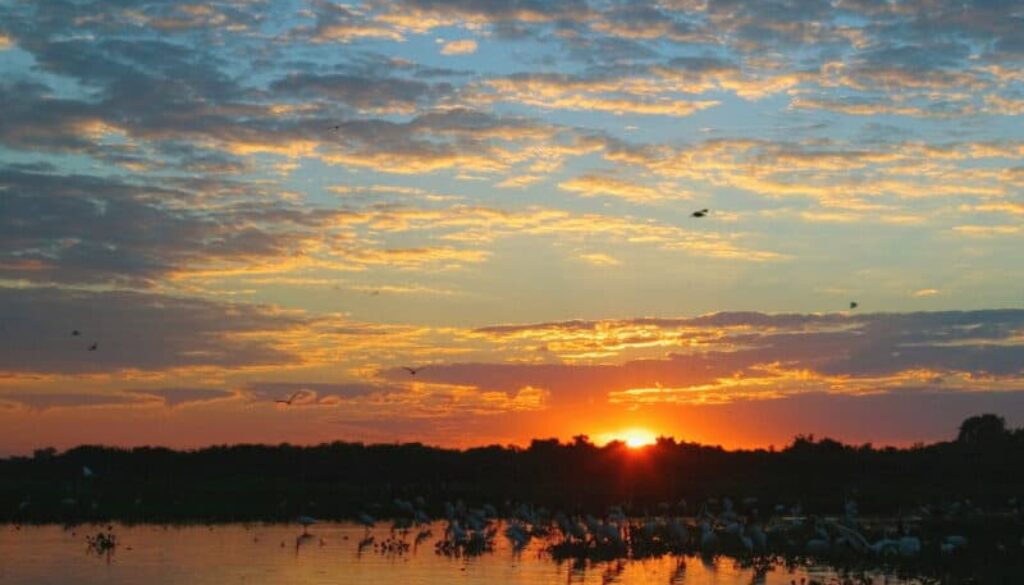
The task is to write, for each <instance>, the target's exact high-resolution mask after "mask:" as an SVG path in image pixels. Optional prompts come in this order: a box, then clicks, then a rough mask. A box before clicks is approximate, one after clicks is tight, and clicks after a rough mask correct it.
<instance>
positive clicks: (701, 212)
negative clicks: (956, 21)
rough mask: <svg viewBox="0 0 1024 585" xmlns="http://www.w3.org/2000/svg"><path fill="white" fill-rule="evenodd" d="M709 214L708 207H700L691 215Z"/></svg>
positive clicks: (701, 215)
mask: <svg viewBox="0 0 1024 585" xmlns="http://www.w3.org/2000/svg"><path fill="white" fill-rule="evenodd" d="M707 214H708V210H707V209H699V210H697V211H694V212H693V213H691V214H690V217H704V216H706V215H707Z"/></svg>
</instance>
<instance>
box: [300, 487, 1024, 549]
mask: <svg viewBox="0 0 1024 585" xmlns="http://www.w3.org/2000/svg"><path fill="white" fill-rule="evenodd" d="M752 503H756V502H751V501H744V508H745V510H746V511H745V512H742V513H741V512H740V511H739V510H738V509H737V506H736V505H735V504H734V502H733V501H732V500H731V499H729V498H723V499H721V500H720V501H719V500H714V499H712V500H709V501H707V502H704V503H702V504H701V505H700V506H699V507H698V508H697V510H696V512H695V513H694V514H687V506H686V503H685V502H684V501H681V502H679V503H677V504H675V505H671V504H662V505H660V506H659V513H658V514H656V515H650V514H647V515H644V516H642V517H631V516H629V515H627V513H626V512H625V511H624V509H623V508H622V507H621V506H612V507H610V508H608V510H607V512H606V514H605V515H604V516H603V517H600V518H599V517H596V516H593V515H589V514H579V515H569V514H565V513H562V512H557V513H553V514H552V513H550V512H548V511H547V510H545V509H543V508H534V507H532V506H529V505H526V504H520V505H518V506H506V507H505V508H504V510H503V511H504V514H499V512H498V510H497V509H496V508H495V507H494V506H492V505H490V504H484V505H482V506H480V507H468V506H466V505H464V504H463V503H461V502H459V503H456V504H452V503H445V504H444V508H443V513H442V514H441V515H440V517H438V518H432V517H431V516H430V515H429V514H428V513H427V511H426V510H427V507H426V503H425V501H424V500H423V498H415V499H413V500H403V499H396V500H394V502H393V513H394V518H395V519H394V520H393V522H392V523H391V525H390V527H389V528H387V530H388V535H389V536H388V537H387V539H386V540H377V539H376V537H375V535H374V534H373V531H374V529H375V528H376V527H377V525H378V522H377V520H376V519H375V518H373V517H372V516H370V515H369V514H366V513H362V514H359V515H358V516H357V522H358V523H359V524H361V525H362V526H364V527H365V535H364V537H363V539H362V540H361V541H360V542H359V545H358V550H359V551H360V552H363V551H364V550H366V549H369V548H370V547H372V548H373V550H374V551H376V552H379V553H382V554H402V553H404V552H406V551H408V550H410V542H411V546H412V547H414V548H415V547H418V546H420V545H421V544H422V543H424V542H425V541H427V540H429V539H431V538H432V537H433V536H434V530H435V529H436V530H439V531H440V535H439V537H438V539H437V540H436V542H435V546H434V549H435V552H436V553H437V554H443V555H449V556H463V555H475V554H481V553H485V552H490V551H493V550H494V548H495V540H496V538H497V537H498V536H499V534H503V535H504V537H505V538H506V539H507V540H508V542H509V543H510V545H511V547H512V549H513V550H516V551H520V550H523V549H525V548H526V547H527V546H528V545H530V543H531V542H534V541H540V542H541V543H542V544H541V549H542V550H546V551H548V552H550V553H552V554H553V555H555V556H558V557H575V558H600V559H615V558H642V557H644V556H649V555H655V554H664V553H687V554H703V555H716V554H726V555H732V556H744V555H759V554H767V553H780V554H787V555H797V556H807V557H817V558H829V557H838V556H844V555H845V556H851V555H852V556H856V557H866V558H871V557H878V558H886V559H892V558H908V559H912V558H916V557H918V556H919V555H922V554H925V553H926V552H929V551H932V552H935V553H938V554H942V555H954V554H957V553H958V551H961V550H963V549H966V548H967V547H968V544H969V543H968V538H967V537H965V536H963V535H960V534H954V533H951V534H944V535H929V536H928V537H927V539H926V540H922V537H921V536H919V535H918V534H915V533H914V530H912V529H911V528H910V526H911V524H912V523H910V522H908V523H904V522H902V521H900V522H898V523H892V522H890V523H889V524H888V525H885V526H880V527H879V526H872V527H871V528H865V527H863V526H862V523H861V522H860V520H859V518H858V511H857V505H856V503H855V502H853V501H849V502H847V503H846V506H845V510H844V512H843V514H841V515H839V516H835V517H816V516H810V515H803V514H802V513H801V510H800V506H799V505H797V506H792V507H786V506H777V507H776V508H774V510H775V514H774V515H772V516H771V517H770V518H768V519H766V520H761V519H760V518H759V517H758V513H757V511H756V508H755V507H754V506H752V505H751V504H752ZM312 522H314V520H313V519H312V518H308V517H304V518H302V519H300V523H302V524H303V527H304V530H303V534H306V533H307V532H306V530H305V529H306V528H307V527H308V526H309V524H311V523H312ZM868 534H874V535H875V538H873V539H872V538H869V537H868ZM925 543H927V547H926V544H925ZM1020 545H1021V546H1022V547H1024V538H1022V539H1021V541H1020Z"/></svg>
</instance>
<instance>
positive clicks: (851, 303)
mask: <svg viewBox="0 0 1024 585" xmlns="http://www.w3.org/2000/svg"><path fill="white" fill-rule="evenodd" d="M856 308H857V301H850V310H851V311H852V310H854V309H856Z"/></svg>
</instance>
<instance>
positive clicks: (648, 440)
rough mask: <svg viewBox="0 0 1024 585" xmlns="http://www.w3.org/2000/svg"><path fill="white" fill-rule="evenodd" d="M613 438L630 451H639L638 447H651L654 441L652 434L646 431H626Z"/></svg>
mask: <svg viewBox="0 0 1024 585" xmlns="http://www.w3.org/2000/svg"><path fill="white" fill-rule="evenodd" d="M615 438H616V439H618V440H620V441H622V442H623V443H625V444H626V446H627V447H629V448H630V449H639V448H640V447H646V446H647V445H653V444H654V441H655V436H654V433H652V432H651V431H648V430H646V429H629V430H628V431H623V432H621V433H617V434H616V436H615Z"/></svg>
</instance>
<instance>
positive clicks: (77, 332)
mask: <svg viewBox="0 0 1024 585" xmlns="http://www.w3.org/2000/svg"><path fill="white" fill-rule="evenodd" d="M81 334H82V332H81V331H79V330H78V329H74V330H72V331H71V337H78V336H79V335H81Z"/></svg>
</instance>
